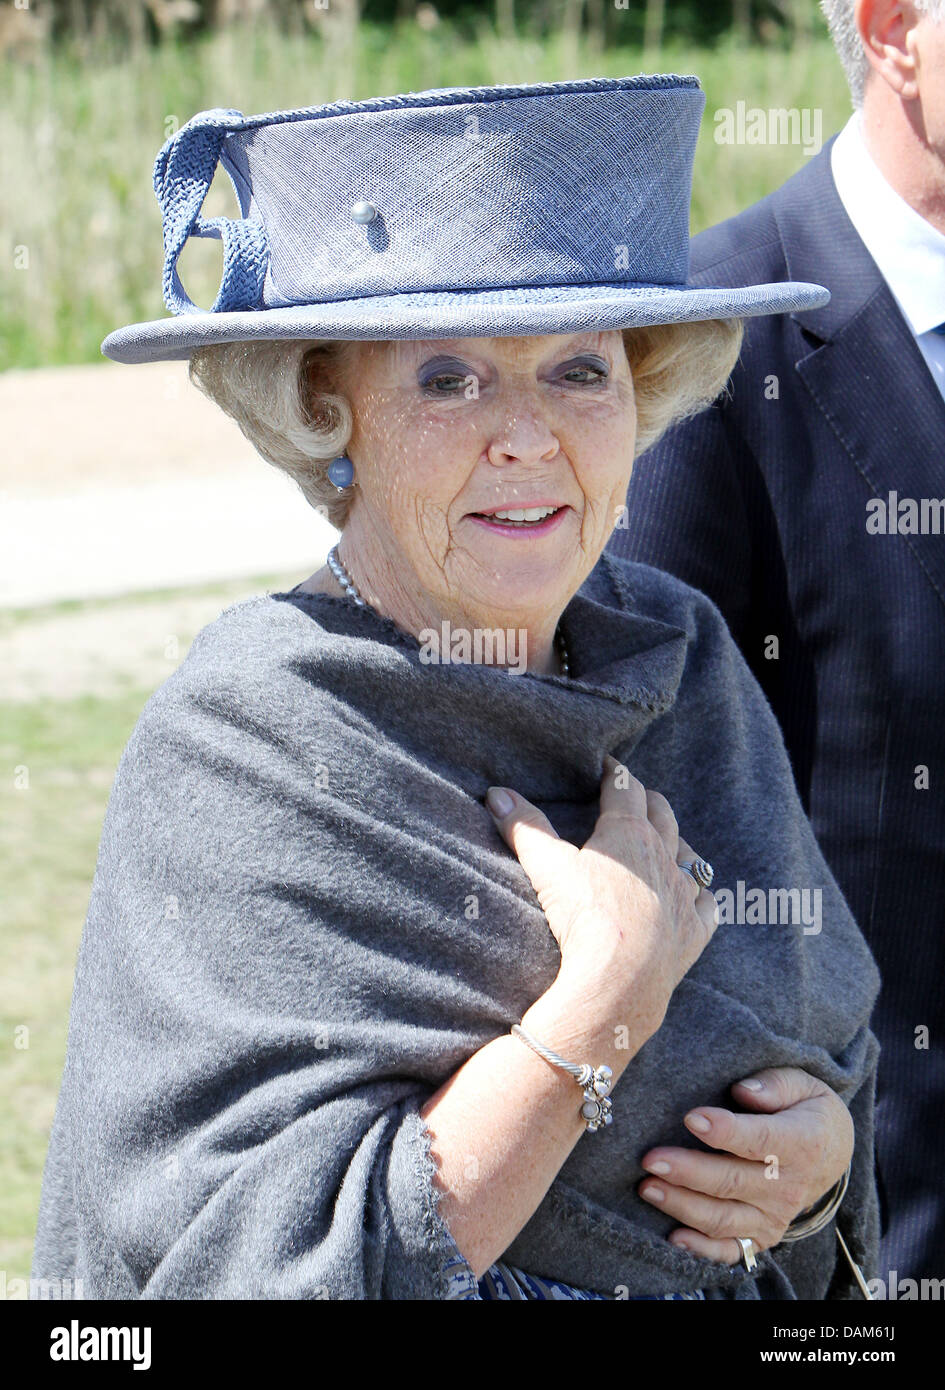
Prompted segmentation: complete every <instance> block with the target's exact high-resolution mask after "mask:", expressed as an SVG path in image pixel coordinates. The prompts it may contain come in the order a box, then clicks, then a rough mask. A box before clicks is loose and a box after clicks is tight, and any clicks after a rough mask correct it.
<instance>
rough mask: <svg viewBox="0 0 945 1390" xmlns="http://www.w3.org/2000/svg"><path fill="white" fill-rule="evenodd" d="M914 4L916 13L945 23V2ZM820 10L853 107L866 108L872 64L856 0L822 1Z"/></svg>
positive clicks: (923, 0) (919, 1) (930, 0)
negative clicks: (848, 89)
mask: <svg viewBox="0 0 945 1390" xmlns="http://www.w3.org/2000/svg"><path fill="white" fill-rule="evenodd" d="M912 5H913V8H914V9H915V11H916V14H924V15H928V17H929V18H930V19H932V20H934V21H935V23H936V24H940V23H941V22H942V21H943V20H945V0H912ZM820 8H821V10H822V11H823V14H824V18H825V19H826V21H827V27H828V29H829V30H830V37H831V38H832V39H833V44H834V48H836V50H837V53H838V54H839V56H840V62H841V63H842V64H843V71H844V72H845V73H846V75H847V82H848V84H849V87H850V96H851V97H852V98H853V105H854V106H856V107H860V106H862V105H863V93H864V90H865V88H866V75H867V73H868V72H869V62H868V60H867V57H866V52H865V50H864V48H863V40H862V39H861V38H860V31H859V30H858V29H857V27H856V16H855V13H854V11H855V8H856V0H820Z"/></svg>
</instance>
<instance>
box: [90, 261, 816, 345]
mask: <svg viewBox="0 0 945 1390" xmlns="http://www.w3.org/2000/svg"><path fill="white" fill-rule="evenodd" d="M829 299H830V291H829V290H827V289H825V288H824V287H823V285H814V284H810V283H808V282H806V281H796V280H784V281H778V282H776V283H774V284H766V285H746V286H739V287H737V288H732V287H724V286H707V287H703V286H699V287H697V288H696V287H687V286H679V287H678V288H673V287H667V286H665V285H640V284H634V285H630V284H627V283H625V282H624V283H620V284H613V285H565V286H553V287H550V288H531V287H529V288H522V289H498V290H437V291H425V292H422V293H421V292H418V293H406V294H390V295H373V296H371V297H370V298H365V299H343V300H334V301H330V302H328V303H322V304H294V305H290V306H288V307H286V308H279V309H258V310H249V311H245V312H241V313H216V314H215V313H209V312H206V313H204V312H197V313H193V314H180V315H178V316H176V317H174V318H164V319H157V320H155V321H153V322H151V323H133V324H129V325H128V327H126V328H119V329H117V330H116V331H115V332H114V333H110V334H109V335H108V337H107V338H106V339H105V341H104V342H103V343H102V352H103V353H104V354H105V356H106V357H110V358H112V359H113V360H114V361H115V362H132V363H134V362H162V361H173V360H176V359H182V358H187V357H189V356H190V355H191V353H192V352H194V351H195V350H196V349H197V348H201V347H209V346H211V345H212V344H213V343H236V342H253V341H267V340H271V339H291V338H321V339H325V338H342V339H362V340H365V341H370V340H375V341H376V340H387V339H389V340H394V339H402V340H406V339H411V338H414V339H426V338H493V337H495V338H499V337H512V336H514V337H531V336H540V335H543V334H551V333H579V332H582V331H584V330H587V329H591V330H596V331H599V332H602V331H604V330H606V329H620V328H642V327H646V326H649V325H651V324H659V323H697V322H700V321H704V320H706V319H725V318H753V317H756V316H757V315H759V314H787V313H795V312H799V311H803V310H807V309H819V308H820V307H822V306H823V305H824V304H826V303H827V302H828V301H829Z"/></svg>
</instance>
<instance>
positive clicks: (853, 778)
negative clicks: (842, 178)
mask: <svg viewBox="0 0 945 1390" xmlns="http://www.w3.org/2000/svg"><path fill="white" fill-rule="evenodd" d="M832 144H833V140H831V141H830V142H829V143H828V144H827V145H826V146H825V147H824V149H823V150H822V151H821V152H820V154H819V155H817V156H815V157H814V158H813V159H811V160H810V162H809V163H807V164H806V165H805V166H804V167H803V168H802V169H801V170H800V171H799V172H798V173H797V174H795V175H794V177H793V178H791V179H789V180H788V182H787V183H785V184H784V185H783V186H782V187H781V188H779V189H778V190H777V191H776V192H774V193H772V194H771V195H769V196H768V197H767V198H765V199H763V200H762V201H761V202H759V203H757V204H755V205H754V206H752V207H750V208H748V209H746V210H745V211H744V212H742V213H740V214H739V215H738V216H737V217H733V218H731V219H730V220H729V221H727V222H723V223H721V224H720V225H719V226H717V227H713V228H711V229H710V230H708V231H706V232H703V233H702V234H701V235H700V236H698V237H696V238H695V239H694V240H693V242H692V244H691V271H690V280H691V282H692V283H694V284H696V285H741V284H750V283H761V282H766V281H774V280H783V279H794V280H810V281H814V282H816V283H819V284H823V285H826V286H827V288H828V289H829V290H830V291H831V294H832V298H831V301H830V303H829V304H827V305H826V306H825V307H824V308H821V309H812V310H809V311H808V312H806V313H796V314H790V315H786V314H785V315H772V316H768V317H762V318H755V319H748V320H747V321H746V334H745V345H744V348H743V351H742V354H741V357H740V359H739V362H738V364H737V366H736V368H735V371H734V373H733V375H732V378H731V382H730V391H731V396H730V397H726V396H723V397H721V398H720V400H719V401H718V402H717V403H716V404H715V405H714V406H712V407H711V408H710V409H709V410H707V411H705V412H703V413H702V414H701V415H700V416H698V417H696V418H695V419H694V420H691V421H688V422H686V423H684V424H682V425H679V426H677V427H676V428H674V429H673V430H671V431H670V432H669V433H668V434H667V435H665V436H664V438H663V439H662V440H661V441H660V442H659V443H658V444H657V445H656V446H655V447H654V448H653V449H651V450H650V451H649V452H648V453H647V454H645V455H642V456H641V457H640V458H639V459H638V460H637V463H636V467H635V470H634V474H633V479H632V482H631V484H630V490H629V493H628V508H629V517H628V527H627V529H625V530H620V529H618V530H617V531H615V533H614V536H613V539H612V541H611V548H612V549H613V550H614V551H616V552H617V553H618V554H620V555H624V556H626V557H628V558H630V559H634V560H642V561H645V562H646V563H649V564H652V565H656V566H658V567H659V568H661V569H666V570H669V571H671V572H672V573H674V574H676V575H678V576H680V577H681V578H682V579H684V580H686V581H687V582H688V583H690V584H693V585H695V586H696V587H697V588H699V589H702V590H704V591H705V592H706V593H707V594H708V595H709V596H710V597H711V598H712V599H714V600H715V602H716V603H717V604H718V606H719V608H720V609H721V610H722V612H723V613H724V614H725V617H726V619H727V620H728V623H729V626H730V628H731V630H732V632H733V634H734V636H735V638H736V640H737V642H738V644H739V646H740V647H741V649H742V651H743V652H744V655H745V657H746V658H747V660H748V663H749V665H750V666H751V668H752V670H753V671H754V673H755V675H756V676H757V678H758V680H759V682H760V684H761V685H762V687H763V689H764V691H765V693H766V695H767V696H768V699H769V701H770V702H771V705H772V706H773V708H774V711H775V714H776V715H777V717H778V719H779V721H780V724H781V728H782V730H783V732H784V738H785V742H786V744H787V747H788V751H789V753H790V756H791V761H792V764H793V768H794V774H795V778H796V780H797V785H798V788H799V791H800V794H801V798H802V800H803V802H804V805H805V808H806V809H807V812H808V815H809V816H810V818H811V821H812V823H813V827H814V831H815V833H816V835H817V837H818V839H819V841H820V845H821V848H822V849H823V851H824V854H825V856H826V858H827V861H828V863H829V864H830V866H831V868H832V869H833V872H834V874H835V876H836V878H837V880H838V882H839V883H840V886H841V888H842V889H843V891H844V893H845V894H846V897H847V900H848V902H849V903H850V905H851V907H852V909H853V912H854V915H855V916H856V917H857V919H858V921H859V923H860V926H861V928H862V930H863V931H864V933H865V935H866V936H867V938H868V940H869V942H870V944H871V946H872V948H873V951H874V954H875V956H876V958H877V961H878V963H879V966H880V969H881V971H882V975H883V981H884V983H883V990H882V995H881V998H880V1003H879V1005H878V1009H877V1013H876V1015H875V1017H874V1028H875V1031H876V1032H877V1033H878V1035H879V1038H880V1041H881V1043H882V1045H883V1057H882V1060H881V1064H880V1080H879V1106H878V1112H877V1118H878V1131H879V1132H878V1156H879V1171H880V1177H881V1185H882V1187H884V1188H885V1196H886V1201H887V1207H888V1211H887V1220H888V1230H887V1234H886V1239H885V1241H884V1245H883V1264H884V1266H885V1268H884V1269H881V1270H880V1271H879V1273H880V1274H881V1275H882V1277H883V1278H884V1279H885V1278H887V1277H888V1274H887V1271H888V1270H889V1269H896V1270H897V1271H898V1276H899V1278H900V1279H903V1278H906V1277H920V1276H921V1275H923V1274H924V1275H926V1276H928V1277H943V1276H945V1177H943V1172H945V534H938V535H935V534H900V533H898V532H896V531H892V533H887V534H871V533H870V532H868V531H867V516H868V513H867V503H868V502H870V500H871V499H874V511H875V510H876V504H875V499H882V500H883V501H884V502H885V503H886V504H887V511H888V510H889V494H890V493H891V492H895V493H896V494H897V497H898V499H899V501H900V502H901V500H902V499H909V498H911V499H915V500H916V501H920V500H921V499H931V498H938V499H942V498H945V401H943V400H942V397H941V395H940V394H939V392H938V390H937V388H936V386H935V383H934V381H933V378H932V375H931V373H930V372H929V369H928V366H927V365H926V363H925V360H924V359H923V357H922V354H921V353H920V351H919V349H918V347H917V345H916V342H915V339H914V338H913V336H912V334H911V332H910V330H909V327H908V325H907V324H906V322H905V320H904V319H903V317H902V315H901V313H900V312H899V309H898V307H897V305H896V302H895V300H894V299H893V297H892V295H891V293H890V291H889V289H888V287H887V285H886V283H885V281H884V280H883V278H882V276H881V274H880V272H879V270H878V268H877V266H876V264H875V262H874V261H873V259H872V257H871V256H870V255H869V253H868V251H867V250H866V248H865V246H864V245H863V243H862V241H861V240H860V238H859V236H858V235H857V233H856V231H855V229H854V227H853V225H852V223H851V222H850V220H849V218H848V217H847V215H846V212H845V211H844V208H843V205H842V203H841V202H840V199H839V197H838V195H837V191H836V187H835V185H834V182H833V176H832V174H831V170H830V148H831V146H832ZM893 505H894V507H895V506H896V504H895V503H894V504H893ZM890 530H891V528H890ZM771 636H775V637H777V639H778V653H777V656H776V657H775V656H773V655H772V654H771V645H770V643H769V638H770V637H771ZM924 769H927V772H926V771H923V770H924ZM706 853H708V854H710V857H711V852H710V850H709V849H707V850H706ZM923 1030H927V1034H926V1032H924V1031H923Z"/></svg>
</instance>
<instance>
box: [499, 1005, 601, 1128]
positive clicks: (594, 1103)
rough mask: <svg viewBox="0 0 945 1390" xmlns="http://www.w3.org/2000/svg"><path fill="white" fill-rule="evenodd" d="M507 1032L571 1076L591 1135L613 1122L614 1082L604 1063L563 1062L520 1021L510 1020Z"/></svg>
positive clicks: (586, 1126)
mask: <svg viewBox="0 0 945 1390" xmlns="http://www.w3.org/2000/svg"><path fill="white" fill-rule="evenodd" d="M510 1031H511V1032H512V1033H513V1034H514V1035H515V1036H516V1037H518V1038H521V1039H522V1041H523V1042H525V1043H527V1044H528V1046H529V1047H530V1048H531V1049H532V1051H534V1052H537V1053H538V1055H539V1057H544V1059H545V1061H546V1062H550V1063H551V1065H552V1066H553V1067H560V1068H561V1069H562V1070H563V1071H566V1072H568V1073H569V1074H570V1075H571V1076H573V1077H574V1079H575V1081H576V1082H577V1083H578V1085H579V1086H580V1087H581V1090H582V1091H583V1092H584V1104H583V1105H582V1106H581V1118H582V1119H583V1121H584V1128H585V1130H587V1131H588V1132H589V1133H590V1134H595V1133H596V1132H597V1130H599V1129H600V1128H601V1126H602V1125H609V1124H613V1118H614V1117H613V1114H612V1111H613V1102H612V1101H611V1099H610V1090H611V1087H612V1085H613V1075H614V1074H613V1071H612V1069H611V1068H610V1067H608V1066H607V1065H606V1063H604V1064H603V1065H602V1066H599V1067H592V1066H591V1064H590V1062H582V1063H580V1064H578V1063H575V1062H566V1061H565V1060H564V1058H563V1057H559V1056H558V1054H557V1053H556V1052H552V1051H551V1049H550V1048H548V1047H544V1046H543V1045H542V1044H541V1043H540V1042H538V1041H537V1039H535V1038H533V1037H532V1036H531V1034H530V1033H527V1032H526V1031H525V1029H524V1028H523V1027H522V1026H521V1024H518V1023H513V1025H512V1027H511V1029H510Z"/></svg>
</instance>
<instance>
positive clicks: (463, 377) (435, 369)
mask: <svg viewBox="0 0 945 1390" xmlns="http://www.w3.org/2000/svg"><path fill="white" fill-rule="evenodd" d="M471 377H472V372H471V371H470V369H469V367H467V366H466V364H465V363H464V362H460V361H454V360H453V359H451V358H442V357H441V358H440V359H439V360H438V361H430V362H428V363H427V364H426V366H425V367H423V368H421V369H420V371H419V372H418V374H417V378H418V380H419V382H420V386H421V388H422V389H423V391H424V392H425V394H426V395H428V396H458V395H459V394H460V393H461V392H462V391H464V389H465V387H466V385H467V383H468V382H469V380H470V378H471Z"/></svg>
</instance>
